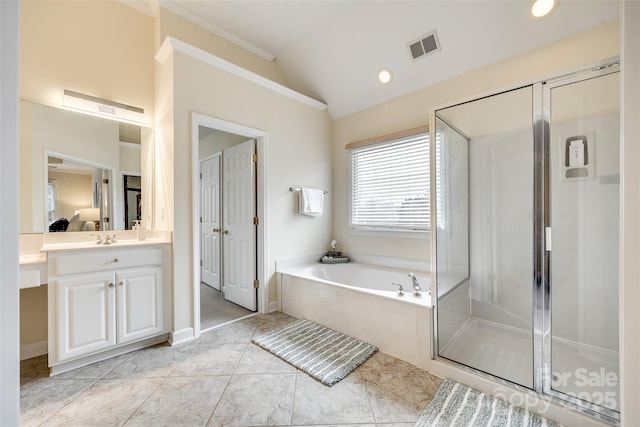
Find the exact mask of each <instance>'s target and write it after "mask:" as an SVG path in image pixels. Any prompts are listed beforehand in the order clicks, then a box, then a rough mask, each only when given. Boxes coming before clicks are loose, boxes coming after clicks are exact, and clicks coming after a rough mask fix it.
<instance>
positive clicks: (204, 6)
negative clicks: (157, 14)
mask: <svg viewBox="0 0 640 427" xmlns="http://www.w3.org/2000/svg"><path fill="white" fill-rule="evenodd" d="M159 5H160V6H161V7H166V8H167V9H169V10H171V11H172V12H174V13H177V14H179V15H181V16H182V17H184V18H187V19H190V20H191V21H193V22H195V23H197V24H198V25H200V26H203V27H205V28H207V29H209V30H210V31H212V32H214V33H217V34H218V35H220V36H222V37H225V38H227V39H228V40H230V41H232V42H234V43H236V44H238V45H239V46H241V47H243V48H245V49H248V50H250V51H252V52H254V53H256V54H258V55H260V56H262V57H263V58H265V59H267V60H274V61H276V62H277V64H278V66H279V68H280V70H281V71H282V73H283V75H284V77H285V79H286V80H287V83H288V85H289V86H290V87H291V88H293V89H295V90H297V91H299V92H302V93H304V94H306V95H309V96H311V97H314V98H316V99H318V100H320V101H323V102H325V103H327V104H328V105H329V112H330V113H331V115H332V116H333V117H341V116H345V115H348V114H351V113H353V112H356V111H360V110H363V109H366V108H368V107H371V106H373V105H376V104H379V103H381V102H384V101H387V100H390V99H393V98H396V97H398V96H401V95H404V94H407V93H410V92H413V91H415V90H417V89H420V88H423V87H426V86H429V85H432V84H435V83H437V82H439V81H442V80H444V79H447V78H450V77H453V76H455V75H458V74H461V73H464V72H467V71H470V70H473V69H475V68H478V67H481V66H483V65H487V64H491V63H494V62H497V61H500V60H503V59H506V58H509V57H511V56H514V55H517V54H520V53H523V52H526V51H529V50H532V49H535V48H538V47H541V46H543V45H547V44H550V43H553V42H554V41H557V40H560V39H562V38H566V37H569V36H571V35H574V34H576V33H579V32H582V31H585V30H588V29H590V28H593V27H597V26H600V25H604V24H606V23H609V22H611V21H615V20H618V19H619V13H620V1H619V0H586V1H583V0H560V2H559V4H558V5H557V7H556V9H555V10H554V12H553V13H552V14H551V15H549V16H547V17H545V18H542V19H536V18H533V17H532V15H531V13H530V10H531V1H529V0H469V1H466V0H445V1H432V0H427V1H402V0H386V1H346V0H342V1H291V0H290V1H272V0H262V1H239V0H235V1H218V0H160V2H159ZM433 30H435V31H436V32H437V36H438V39H439V42H440V50H438V51H435V52H433V53H432V54H429V55H426V56H424V57H423V58H421V59H418V60H415V61H414V60H413V58H412V57H411V55H410V53H409V48H408V44H409V43H410V42H413V41H415V40H417V39H419V38H420V37H421V36H423V35H425V34H427V33H429V32H431V31H433ZM381 68H388V69H390V70H391V71H392V74H393V80H392V81H391V82H390V83H388V84H386V85H383V84H381V83H379V82H378V80H377V73H378V71H379V70H380V69H381Z"/></svg>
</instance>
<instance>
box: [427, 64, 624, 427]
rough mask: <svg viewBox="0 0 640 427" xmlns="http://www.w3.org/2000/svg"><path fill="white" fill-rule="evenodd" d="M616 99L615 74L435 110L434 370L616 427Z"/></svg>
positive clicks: (606, 71) (600, 72)
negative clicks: (522, 392) (478, 377)
mask: <svg viewBox="0 0 640 427" xmlns="http://www.w3.org/2000/svg"><path fill="white" fill-rule="evenodd" d="M619 96H620V94H619V74H618V63H617V62H616V61H612V62H609V63H604V64H603V65H599V66H597V67H595V68H593V69H590V70H587V71H584V72H580V73H574V74H571V75H566V76H562V77H558V78H556V79H551V80H546V81H542V82H537V83H534V84H531V85H527V86H522V87H518V88H515V89H512V90H508V91H505V92H501V93H497V94H494V95H490V96H485V97H482V98H478V99H474V100H472V101H468V102H464V103H459V104H456V105H452V106H448V107H446V108H441V109H438V110H437V111H436V112H435V119H434V120H435V124H434V126H432V139H431V140H432V141H435V142H436V144H435V145H436V146H435V149H434V150H431V151H432V162H431V164H432V165H434V166H435V167H433V168H432V172H431V173H432V181H431V182H435V185H434V186H433V188H432V189H431V197H432V200H434V201H435V203H433V204H432V211H433V212H432V216H431V217H432V228H431V229H432V230H436V232H435V233H432V247H433V254H434V257H433V258H434V259H435V262H434V265H435V272H434V273H435V274H433V278H434V279H433V280H434V282H435V283H434V284H433V288H432V289H433V291H434V292H435V295H437V301H436V303H437V305H436V342H435V344H436V345H435V348H436V355H437V357H438V358H440V359H447V360H449V361H452V362H455V363H457V364H460V365H464V366H466V367H468V368H470V369H471V370H473V371H474V372H476V373H480V374H489V375H491V376H493V377H497V378H500V379H502V380H504V381H507V382H509V383H511V384H513V385H515V386H516V387H519V388H521V389H522V388H524V389H528V390H530V391H531V392H535V393H538V394H542V395H546V396H548V397H551V398H552V399H554V400H556V401H558V402H565V403H567V404H570V405H573V406H575V407H577V408H579V409H581V410H583V411H584V412H586V413H588V414H591V415H595V416H597V417H599V418H601V419H603V420H605V421H615V420H617V419H619V403H618V396H619V372H618V352H619V349H618V242H619V207H620V144H619V139H620V135H619V103H620V102H619ZM434 234H435V236H434ZM434 237H435V238H434Z"/></svg>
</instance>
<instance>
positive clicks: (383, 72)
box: [378, 68, 393, 84]
mask: <svg viewBox="0 0 640 427" xmlns="http://www.w3.org/2000/svg"><path fill="white" fill-rule="evenodd" d="M391 79H393V74H392V73H391V70H390V69H388V68H381V69H380V71H378V81H379V82H380V83H382V84H387V83H389V82H390V81H391Z"/></svg>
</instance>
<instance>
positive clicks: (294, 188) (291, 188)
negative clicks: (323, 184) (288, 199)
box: [289, 187, 329, 194]
mask: <svg viewBox="0 0 640 427" xmlns="http://www.w3.org/2000/svg"><path fill="white" fill-rule="evenodd" d="M289 191H291V192H296V191H302V188H297V187H289ZM322 191H323V192H324V194H329V192H328V191H327V190H322Z"/></svg>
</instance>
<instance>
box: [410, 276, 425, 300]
mask: <svg viewBox="0 0 640 427" xmlns="http://www.w3.org/2000/svg"><path fill="white" fill-rule="evenodd" d="M409 277H411V283H412V284H413V294H414V295H416V296H418V295H420V292H421V291H422V288H421V287H420V283H418V279H416V275H415V274H413V273H409Z"/></svg>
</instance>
